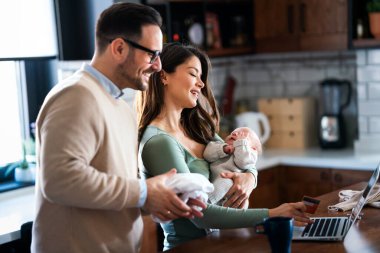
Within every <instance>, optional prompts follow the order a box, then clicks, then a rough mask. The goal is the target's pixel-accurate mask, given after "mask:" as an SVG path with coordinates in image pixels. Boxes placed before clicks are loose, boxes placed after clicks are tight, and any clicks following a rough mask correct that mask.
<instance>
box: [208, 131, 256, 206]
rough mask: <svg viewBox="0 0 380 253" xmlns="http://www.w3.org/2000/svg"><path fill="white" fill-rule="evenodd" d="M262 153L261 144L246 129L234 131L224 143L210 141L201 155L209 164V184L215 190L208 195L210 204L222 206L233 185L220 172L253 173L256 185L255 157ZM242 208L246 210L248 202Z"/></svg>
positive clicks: (251, 132)
mask: <svg viewBox="0 0 380 253" xmlns="http://www.w3.org/2000/svg"><path fill="white" fill-rule="evenodd" d="M261 151H262V147H261V142H260V140H259V138H258V136H257V135H256V133H255V132H254V131H252V130H251V129H250V128H248V127H240V128H237V129H235V130H234V131H233V132H232V133H231V134H230V135H229V136H227V137H226V139H225V142H222V141H211V142H209V143H208V144H207V146H206V149H205V151H204V153H203V156H204V159H205V160H206V161H208V162H210V163H211V164H210V170H211V178H210V180H211V183H213V185H214V188H215V190H214V191H213V192H212V193H210V194H209V200H210V202H211V203H212V204H217V205H223V203H224V202H225V201H226V200H227V199H226V198H225V195H226V193H227V192H228V190H229V189H230V188H231V186H232V185H233V181H232V180H231V179H229V178H222V177H221V176H220V173H222V172H227V171H231V172H245V171H247V170H248V169H249V170H250V171H251V172H253V175H254V177H255V185H254V188H256V185H257V170H256V161H257V155H258V154H260V153H261ZM244 208H248V202H247V204H246V206H244Z"/></svg>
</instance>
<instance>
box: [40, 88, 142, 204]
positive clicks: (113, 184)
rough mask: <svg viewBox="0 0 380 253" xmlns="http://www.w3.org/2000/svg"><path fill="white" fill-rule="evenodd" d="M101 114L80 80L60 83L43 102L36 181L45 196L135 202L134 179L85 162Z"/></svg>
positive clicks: (97, 138)
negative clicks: (72, 84) (65, 85)
mask: <svg viewBox="0 0 380 253" xmlns="http://www.w3.org/2000/svg"><path fill="white" fill-rule="evenodd" d="M101 115H102V112H101V110H100V108H99V105H98V103H97V102H96V99H95V97H94V95H93V94H92V93H90V92H89V91H88V90H87V89H86V88H84V87H81V86H78V87H69V88H66V89H65V90H64V91H61V92H60V93H59V94H58V95H56V96H55V97H54V96H53V97H50V99H49V100H48V101H47V102H46V104H45V105H44V108H43V110H42V111H41V113H40V115H39V119H38V121H37V125H38V138H39V140H38V142H39V143H40V145H39V149H40V150H39V152H40V156H39V163H40V169H41V173H40V174H41V175H40V177H39V180H40V182H39V185H40V186H39V187H41V191H42V194H43V196H44V197H45V198H46V199H48V200H49V201H51V202H54V203H57V204H62V205H68V206H75V207H82V208H90V209H108V210H121V209H122V208H126V207H135V206H136V205H137V201H138V195H137V196H136V192H137V194H138V192H139V189H140V187H139V182H138V179H128V178H124V177H120V176H118V175H116V174H115V173H111V174H108V173H106V172H103V171H101V170H99V169H104V168H95V167H93V166H92V164H91V161H92V160H93V159H94V158H96V155H97V152H98V150H99V149H100V145H101V144H100V143H101V142H102V136H103V134H102V133H103V132H104V131H105V129H104V126H103V124H102V123H101V122H102V116H101ZM120 166H125V165H123V164H120ZM107 169H108V170H111V171H112V170H113V169H114V168H107Z"/></svg>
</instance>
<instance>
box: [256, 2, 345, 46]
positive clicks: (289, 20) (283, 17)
mask: <svg viewBox="0 0 380 253" xmlns="http://www.w3.org/2000/svg"><path fill="white" fill-rule="evenodd" d="M254 3H255V5H254V10H255V12H254V19H255V21H254V23H255V32H254V35H255V40H256V52H259V53H261V52H288V51H310V50H344V49H347V48H348V18H347V13H348V0H255V1H254Z"/></svg>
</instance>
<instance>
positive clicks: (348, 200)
mask: <svg viewBox="0 0 380 253" xmlns="http://www.w3.org/2000/svg"><path fill="white" fill-rule="evenodd" d="M362 192H363V191H353V190H343V191H340V192H339V201H340V203H338V204H335V205H331V206H328V209H329V210H334V211H343V212H344V211H348V210H351V209H352V208H354V207H355V205H356V203H357V202H358V201H359V198H360V196H361V195H362ZM370 194H371V195H370V196H369V197H368V198H367V201H366V204H368V205H369V206H373V207H377V208H380V185H379V184H376V185H375V186H374V187H373V190H372V191H371V192H370Z"/></svg>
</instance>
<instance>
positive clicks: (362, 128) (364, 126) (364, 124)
mask: <svg viewBox="0 0 380 253" xmlns="http://www.w3.org/2000/svg"><path fill="white" fill-rule="evenodd" d="M359 132H360V133H368V117H364V116H359Z"/></svg>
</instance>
